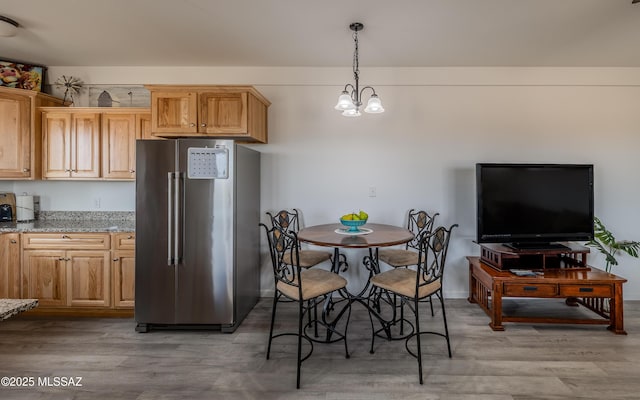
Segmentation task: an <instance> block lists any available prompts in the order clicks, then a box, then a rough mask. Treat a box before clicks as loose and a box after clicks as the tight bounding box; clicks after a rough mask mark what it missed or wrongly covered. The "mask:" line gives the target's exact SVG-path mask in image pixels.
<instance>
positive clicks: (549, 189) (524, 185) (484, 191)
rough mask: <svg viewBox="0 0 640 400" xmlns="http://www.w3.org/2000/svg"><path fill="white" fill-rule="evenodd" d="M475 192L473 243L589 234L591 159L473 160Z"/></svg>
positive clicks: (536, 241)
mask: <svg viewBox="0 0 640 400" xmlns="http://www.w3.org/2000/svg"><path fill="white" fill-rule="evenodd" d="M476 193H477V206H478V209H477V241H478V243H509V244H511V245H512V246H513V247H516V248H518V247H546V246H548V245H549V244H550V243H551V242H559V241H571V240H579V241H586V240H590V239H592V238H593V165H591V164H488V163H480V164H476Z"/></svg>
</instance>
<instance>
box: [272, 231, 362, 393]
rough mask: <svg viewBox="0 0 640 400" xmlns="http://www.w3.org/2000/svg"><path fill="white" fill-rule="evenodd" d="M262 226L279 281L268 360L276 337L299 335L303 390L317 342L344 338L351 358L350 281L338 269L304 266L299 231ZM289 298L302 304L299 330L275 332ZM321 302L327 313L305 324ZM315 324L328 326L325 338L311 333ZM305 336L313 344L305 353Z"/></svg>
mask: <svg viewBox="0 0 640 400" xmlns="http://www.w3.org/2000/svg"><path fill="white" fill-rule="evenodd" d="M260 226H262V227H263V228H264V230H265V234H266V237H267V241H268V244H269V253H270V256H271V263H272V266H273V278H274V284H275V285H274V289H275V292H274V296H273V309H272V313H271V327H270V329H269V342H268V345H267V359H269V356H270V354H271V343H272V340H273V339H275V338H278V337H281V336H296V337H297V345H298V348H297V375H296V387H297V388H298V389H299V388H300V370H301V365H302V362H303V361H305V360H306V359H307V358H309V356H311V353H312V352H313V343H314V342H316V343H318V342H320V343H335V342H338V341H344V349H345V356H346V358H349V349H348V346H347V327H348V325H349V318H350V316H351V300H350V298H349V295H348V293H347V292H346V291H343V289H345V288H346V286H347V280H346V279H345V278H343V277H341V276H340V275H338V274H336V273H334V272H331V271H327V270H324V269H321V268H312V269H309V268H303V267H302V265H301V260H302V257H301V256H300V243H299V241H298V237H297V234H296V233H295V232H293V231H288V230H287V229H285V228H284V227H282V226H281V225H279V224H274V225H273V226H271V227H267V226H266V225H265V224H260ZM338 291H342V297H343V298H342V300H340V301H335V300H332V294H333V293H334V292H338ZM285 299H286V300H288V301H289V302H291V301H293V302H296V303H297V305H298V329H297V332H282V333H278V334H275V335H274V324H275V318H276V309H277V306H278V303H279V302H280V301H281V300H285ZM338 304H341V305H342V308H341V309H339V310H337V309H336V306H337V305H338ZM318 305H323V312H322V313H321V315H320V318H318V317H317V313H315V314H316V317H315V318H314V319H313V320H309V322H308V323H307V324H306V325H303V321H304V317H305V314H307V315H309V316H310V315H311V312H312V311H315V310H317V306H318ZM329 308H331V309H332V310H333V312H332V313H331V316H332V319H331V320H329V319H328V314H329V313H328V311H329ZM345 313H347V315H346V320H343V319H342V318H343V316H344V314H345ZM343 322H344V324H343ZM338 324H340V327H341V329H342V331H340V330H339V328H338ZM312 325H314V327H315V328H316V329H317V326H318V325H320V326H322V327H324V328H326V332H325V335H324V337H320V338H318V337H317V333H316V335H314V337H312V336H309V335H308V334H307V333H306V330H307V329H308V328H310V327H311V326H312ZM303 339H304V340H305V341H307V342H308V343H309V344H310V346H311V348H310V350H309V352H308V353H307V354H306V355H304V356H303V355H302V340H303Z"/></svg>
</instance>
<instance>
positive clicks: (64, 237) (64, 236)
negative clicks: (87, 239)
mask: <svg viewBox="0 0 640 400" xmlns="http://www.w3.org/2000/svg"><path fill="white" fill-rule="evenodd" d="M62 238H63V239H71V236H69V235H62Z"/></svg>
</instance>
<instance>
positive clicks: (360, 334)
mask: <svg viewBox="0 0 640 400" xmlns="http://www.w3.org/2000/svg"><path fill="white" fill-rule="evenodd" d="M435 304H436V305H439V304H438V302H437V301H436V303H435ZM446 306H447V316H448V320H449V329H450V332H451V345H452V350H453V358H451V359H449V358H448V357H447V354H446V347H445V342H444V339H442V338H439V337H435V336H434V337H427V338H426V339H425V342H426V345H424V346H423V355H424V379H425V382H424V385H420V384H419V383H418V376H417V363H416V361H415V359H414V358H412V357H410V356H409V355H408V354H407V353H406V351H405V349H404V342H401V341H393V342H388V341H384V340H380V339H378V340H377V341H376V352H375V353H374V354H370V353H369V344H370V325H369V318H368V315H367V312H366V311H365V309H364V308H362V307H361V306H359V305H354V307H353V313H352V318H351V324H350V326H349V347H350V351H351V358H350V359H345V358H344V352H343V346H342V344H340V343H337V344H332V345H319V344H316V345H315V350H314V353H313V355H312V356H311V358H310V359H308V360H307V361H305V362H304V363H303V366H302V387H301V389H300V390H296V389H295V341H294V339H292V338H281V339H276V341H275V342H274V347H273V350H272V358H271V359H270V360H266V359H265V345H266V340H267V334H268V328H269V318H270V308H271V299H262V300H261V301H260V302H259V303H258V305H257V306H256V307H255V308H254V310H253V311H252V312H251V314H250V315H249V316H248V317H247V319H246V320H245V321H244V323H243V324H242V325H241V326H240V328H239V329H238V330H237V331H236V332H235V333H233V334H222V333H219V332H211V331H152V332H149V333H145V334H143V333H136V332H135V331H134V327H135V322H134V320H133V319H118V318H112V319H109V318H99V319H94V318H85V319H82V318H68V317H65V318H53V317H35V316H30V315H28V313H27V314H22V315H19V316H16V317H13V318H11V319H8V320H6V321H4V322H0V377H5V376H9V377H35V378H36V379H37V377H82V381H81V383H82V387H64V388H63V387H43V386H40V387H31V388H11V387H0V399H3V400H10V399H29V400H37V399H55V400H58V399H139V400H143V399H144V400H147V399H149V400H151V399H154V400H155V399H180V400H187V399H259V400H267V399H323V400H356V399H367V400H378V399H380V400H382V399H384V400H387V399H427V400H430V399H459V400H472V399H473V400H485V399H486V400H512V399H514V400H533V399H553V400H567V399H607V400H610V399H639V398H640V302H639V301H628V302H625V310H624V311H625V329H626V330H627V332H628V333H629V334H628V335H627V336H622V335H614V334H612V333H610V332H609V331H607V330H606V329H605V326H604V325H541V324H538V325H534V324H513V323H511V324H506V330H505V331H504V332H493V331H492V330H491V329H490V328H489V327H488V325H487V324H488V322H489V318H488V317H487V316H486V315H485V314H484V312H483V311H482V310H481V309H480V308H479V307H478V306H477V305H475V304H469V303H468V302H467V301H466V300H464V299H448V300H446ZM506 306H507V308H508V309H510V310H511V311H513V310H514V309H518V310H519V311H522V312H529V313H540V312H543V311H544V312H551V313H564V312H569V313H581V312H583V311H582V310H580V309H575V308H570V307H567V306H565V305H564V304H563V302H562V300H549V301H546V300H518V301H515V300H511V299H508V300H506ZM436 309H437V310H439V308H438V307H436ZM279 310H282V312H281V313H280V314H279V315H278V328H287V327H294V326H295V320H296V315H295V313H296V311H295V308H294V306H293V305H292V304H286V305H283V306H282V308H281V309H279ZM423 311H424V316H423V321H424V325H425V327H426V328H428V329H436V330H437V329H441V326H442V325H441V324H442V319H441V315H440V313H439V312H437V314H436V316H435V317H431V315H430V314H429V313H428V307H424V308H423Z"/></svg>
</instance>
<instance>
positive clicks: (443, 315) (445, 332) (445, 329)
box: [436, 293, 451, 358]
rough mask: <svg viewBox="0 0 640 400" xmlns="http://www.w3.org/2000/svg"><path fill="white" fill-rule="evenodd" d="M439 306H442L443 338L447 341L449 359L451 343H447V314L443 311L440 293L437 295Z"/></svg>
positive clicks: (442, 300)
mask: <svg viewBox="0 0 640 400" xmlns="http://www.w3.org/2000/svg"><path fill="white" fill-rule="evenodd" d="M436 295H437V296H438V299H439V300H440V304H441V305H442V319H443V321H444V337H445V338H446V339H447V351H449V358H451V343H449V328H448V327H447V313H446V312H445V310H444V299H443V298H442V293H437V294H436Z"/></svg>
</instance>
